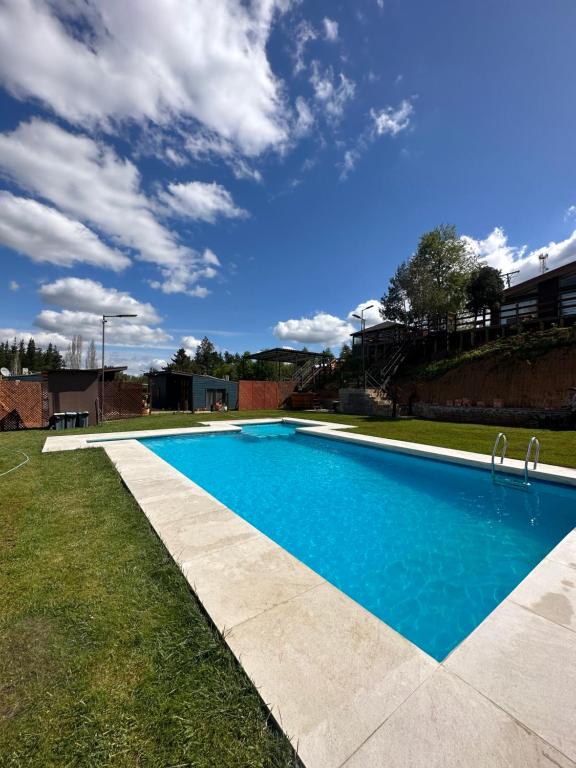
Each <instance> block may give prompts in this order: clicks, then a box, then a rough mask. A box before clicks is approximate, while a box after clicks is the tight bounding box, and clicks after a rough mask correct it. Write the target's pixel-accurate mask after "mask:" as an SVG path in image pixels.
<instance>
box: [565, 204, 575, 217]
mask: <svg viewBox="0 0 576 768" xmlns="http://www.w3.org/2000/svg"><path fill="white" fill-rule="evenodd" d="M564 218H565V219H566V220H568V219H571V218H576V205H571V206H570V207H569V208H567V209H566V215H565V216H564Z"/></svg>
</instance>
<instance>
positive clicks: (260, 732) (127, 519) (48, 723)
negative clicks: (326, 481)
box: [0, 411, 576, 768]
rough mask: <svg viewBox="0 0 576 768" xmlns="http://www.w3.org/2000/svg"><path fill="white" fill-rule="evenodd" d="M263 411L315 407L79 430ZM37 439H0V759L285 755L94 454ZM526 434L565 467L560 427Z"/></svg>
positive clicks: (569, 436)
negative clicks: (61, 449)
mask: <svg viewBox="0 0 576 768" xmlns="http://www.w3.org/2000/svg"><path fill="white" fill-rule="evenodd" d="M266 415H273V416H278V415H294V416H302V417H305V418H315V417H316V415H315V414H310V413H302V414H297V413H290V414H286V413H285V412H278V411H264V412H263V411H258V412H253V413H248V412H242V413H227V414H210V415H196V416H190V415H172V414H166V415H153V416H150V417H145V418H140V419H131V420H127V421H121V422H111V423H109V424H107V425H105V427H104V428H89V429H88V430H87V431H90V432H94V431H106V432H117V431H120V430H122V431H124V430H128V429H130V430H132V429H150V428H162V427H176V426H184V425H190V426H192V425H194V424H197V423H198V422H200V421H202V420H203V419H207V418H210V419H212V418H222V419H224V418H238V417H243V418H249V417H251V416H252V417H255V416H258V417H262V416H266ZM317 417H318V418H321V419H323V420H325V421H339V422H345V423H347V424H354V425H356V426H357V427H358V431H359V432H362V433H365V434H370V435H377V436H381V437H389V438H393V439H402V440H411V441H415V442H421V443H429V444H435V445H441V446H447V447H452V448H461V449H465V450H474V451H481V452H485V453H486V452H488V453H489V452H490V450H491V447H492V443H493V441H494V437H495V435H496V433H497V431H498V427H490V426H475V425H464V424H447V423H440V422H429V421H419V420H400V421H389V420H383V419H374V418H366V417H357V416H342V415H339V414H321V415H318V416H317ZM78 431H82V430H77V431H76V432H78ZM84 431H86V430H84ZM505 431H506V433H507V434H508V438H509V455H510V456H514V457H517V458H522V457H523V454H524V451H525V449H526V444H527V442H528V439H529V437H530V436H531V434H532V432H533V430H525V429H510V428H506V430H505ZM49 434H54V433H48V432H34V431H31V432H13V433H2V434H0V472H2V471H3V470H5V469H8V468H9V467H10V466H13V465H14V464H15V463H17V462H18V461H19V455H18V454H17V453H16V451H17V450H23V451H25V452H26V453H27V454H28V455H29V456H30V462H29V463H28V464H27V465H26V466H24V467H22V468H21V469H19V470H17V471H16V472H14V473H11V474H9V475H6V476H5V477H3V478H0V765H1V766H11V767H16V766H19V767H20V766H22V767H24V766H26V768H28V767H32V768H35V767H38V768H40V766H42V768H48V767H49V766H58V767H59V768H60V767H61V766H122V767H124V766H126V767H130V768H152V767H154V768H169V767H170V766H172V768H176V767H178V768H184V766H186V767H188V766H190V768H208V767H214V768H228V766H230V767H231V768H232V767H236V766H238V768H248V767H249V766H258V767H259V768H264V766H271V767H275V766H290V765H293V759H294V758H293V754H292V752H291V749H290V746H289V744H288V743H287V741H286V740H285V739H284V738H283V737H282V736H281V735H279V734H278V732H277V731H276V730H275V728H274V727H273V724H272V723H270V722H269V719H268V718H267V714H266V711H265V709H264V708H263V706H262V704H261V702H260V700H259V697H258V695H257V693H256V692H255V690H254V689H253V688H252V686H251V685H250V683H249V681H248V680H247V679H246V677H245V676H244V674H243V673H242V671H241V669H240V668H239V667H238V665H237V664H236V663H235V660H234V659H233V657H232V655H231V654H230V653H229V651H228V650H227V648H226V646H225V644H224V642H223V641H222V640H221V638H220V637H219V636H218V634H217V633H216V632H215V631H214V630H213V629H212V627H211V625H210V624H209V622H208V620H207V619H206V617H205V616H204V614H203V613H202V611H201V609H200V607H199V606H198V604H197V603H196V602H195V600H194V599H193V597H192V596H191V594H190V592H189V590H188V589H187V585H186V583H185V581H184V579H183V577H182V576H181V574H180V573H179V571H178V569H177V568H176V567H175V565H174V564H173V563H172V561H171V560H170V558H169V557H168V556H167V554H166V553H165V551H164V549H163V546H162V545H161V543H160V542H159V541H158V540H157V538H156V537H155V535H154V534H153V532H152V531H151V529H150V527H149V526H148V524H147V522H146V520H145V518H144V516H143V514H142V513H141V512H140V510H139V508H138V507H137V505H136V504H135V502H134V500H133V499H132V497H131V496H130V494H129V493H128V492H127V491H126V490H125V488H124V486H123V485H122V484H121V482H120V480H119V478H118V476H117V474H116V472H115V470H114V469H113V468H112V466H111V464H110V463H109V461H108V459H107V457H106V455H105V454H104V452H103V451H102V450H99V449H91V450H84V451H74V452H69V453H52V454H46V455H42V454H41V448H42V445H43V443H44V440H45V439H46V437H47V436H48V435H49ZM70 434H73V433H72V432H71V433H70ZM536 434H537V435H538V437H539V438H540V441H541V444H542V451H541V460H542V461H544V462H546V463H550V464H561V465H564V466H571V467H574V466H576V434H575V433H574V432H550V431H545V430H540V431H537V432H536Z"/></svg>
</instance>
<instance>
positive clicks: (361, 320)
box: [352, 304, 374, 392]
mask: <svg viewBox="0 0 576 768" xmlns="http://www.w3.org/2000/svg"><path fill="white" fill-rule="evenodd" d="M373 306H374V304H370V306H369V307H364V309H361V310H360V314H359V315H356V314H353V315H352V317H357V318H358V320H360V328H361V330H362V378H363V379H364V392H366V351H365V349H366V348H365V346H364V331H365V330H366V320H364V312H367V311H368V310H369V309H372V307H373Z"/></svg>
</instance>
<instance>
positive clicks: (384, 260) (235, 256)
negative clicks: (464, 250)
mask: <svg viewBox="0 0 576 768" xmlns="http://www.w3.org/2000/svg"><path fill="white" fill-rule="evenodd" d="M574 29H576V5H575V4H574V3H573V2H572V0H550V2H547V3H541V2H536V0H507V2H505V3H503V2H501V0H498V1H497V0H485V2H482V3H462V2H461V0H440V2H436V3H431V2H429V0H355V2H350V1H349V2H335V1H334V0H331V1H328V0H326V1H324V2H323V1H322V0H314V2H312V1H311V0H301V1H300V2H297V1H296V0H253V2H240V0H220V1H219V2H217V3H215V2H214V0H125V2H122V3H117V2H115V0H98V1H97V0H88V2H85V3H84V2H80V0H51V2H42V1H41V0H0V86H1V89H0V263H1V265H2V277H1V279H0V335H1V336H3V337H10V336H13V335H14V333H17V334H18V335H25V336H26V335H29V334H30V333H32V334H34V336H35V337H37V338H39V339H40V340H41V341H42V342H43V343H47V342H48V341H49V340H53V341H55V342H57V343H58V344H59V346H60V347H65V346H66V344H67V343H68V340H69V339H70V337H71V335H73V334H74V333H81V334H82V336H83V337H84V339H85V340H86V341H88V340H89V339H90V338H95V339H96V340H97V339H98V332H99V324H98V316H99V315H100V314H101V313H102V312H104V311H107V312H108V311H110V312H122V311H133V312H137V313H138V318H137V319H136V320H135V321H115V322H114V323H112V324H111V325H110V328H109V338H110V342H111V344H110V361H111V362H112V361H114V362H116V363H126V364H128V365H129V366H130V369H131V370H132V371H135V372H136V371H138V370H142V369H144V368H146V367H147V366H148V365H149V364H150V363H151V362H152V361H153V360H155V361H159V360H167V359H168V358H169V357H170V355H171V354H172V353H173V351H174V350H175V349H176V348H177V347H178V346H181V345H183V346H185V347H186V348H188V349H190V350H192V351H193V350H194V348H195V345H196V343H197V341H198V340H199V339H200V338H201V337H202V336H203V335H205V334H207V335H208V336H209V337H210V338H211V339H212V340H213V341H214V342H215V343H216V344H217V346H218V347H219V348H221V349H230V350H233V351H244V350H246V349H249V350H253V351H256V350H258V349H262V348H264V347H269V346H276V345H286V346H296V347H297V346H301V345H302V344H307V345H308V346H311V347H314V346H316V347H322V346H325V345H328V344H329V345H331V346H333V347H338V346H339V345H340V344H341V343H342V342H343V341H344V340H346V338H347V337H348V334H349V333H350V331H352V330H354V321H353V319H352V318H351V316H350V315H351V313H352V312H354V311H355V310H356V309H357V308H358V307H359V306H361V305H362V304H364V305H365V304H366V303H369V302H371V301H372V300H374V299H377V298H379V297H380V296H381V295H382V293H383V291H384V290H385V289H386V285H387V282H388V279H389V277H390V275H391V274H392V273H393V272H394V270H395V268H396V266H397V265H398V264H399V263H400V262H401V261H402V260H404V259H406V258H407V257H409V256H410V254H411V253H412V252H413V250H414V248H415V246H416V243H417V240H418V237H419V235H420V234H421V233H422V232H424V231H426V230H428V229H430V228H432V227H433V226H435V225H437V224H439V223H443V222H448V223H454V224H456V225H457V227H458V230H459V232H460V233H461V234H462V235H463V236H465V237H466V238H467V242H468V244H469V247H470V248H471V249H472V250H474V251H475V252H476V253H477V254H478V256H479V258H481V259H482V260H484V261H486V262H487V263H490V264H493V265H495V266H498V267H500V268H502V269H505V270H509V269H512V268H520V269H521V274H520V276H521V278H522V279H525V278H527V277H530V276H531V275H532V274H534V273H535V272H536V271H537V269H538V254H539V253H540V252H542V251H543V250H546V251H547V252H548V254H549V266H551V267H553V266H555V265H559V264H561V263H564V262H566V261H569V260H571V259H573V258H576V232H575V230H576V182H575V179H576V152H575V149H576V147H575V140H574V136H576V97H575V96H576V94H575V92H574V91H575V88H574V74H575V66H574V61H573V33H574ZM368 319H369V320H374V321H377V320H378V317H377V314H376V312H375V311H372V312H370V313H368Z"/></svg>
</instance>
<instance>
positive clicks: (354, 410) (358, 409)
mask: <svg viewBox="0 0 576 768" xmlns="http://www.w3.org/2000/svg"><path fill="white" fill-rule="evenodd" d="M338 400H339V405H338V411H339V412H340V413H349V414H352V415H357V416H391V415H392V406H391V405H389V404H388V403H382V402H380V401H379V400H378V399H377V398H376V391H375V390H374V391H373V390H366V391H364V390H363V389H351V388H346V389H340V390H338Z"/></svg>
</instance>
